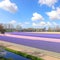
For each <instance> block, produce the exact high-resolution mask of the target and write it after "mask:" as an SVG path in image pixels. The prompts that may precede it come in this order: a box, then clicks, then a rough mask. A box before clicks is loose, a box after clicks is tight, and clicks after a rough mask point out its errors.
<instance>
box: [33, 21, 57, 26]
mask: <svg viewBox="0 0 60 60" xmlns="http://www.w3.org/2000/svg"><path fill="white" fill-rule="evenodd" d="M57 25H58V24H57V23H56V22H45V21H41V22H40V23H35V22H33V23H32V26H34V27H47V26H48V27H49V26H57Z"/></svg>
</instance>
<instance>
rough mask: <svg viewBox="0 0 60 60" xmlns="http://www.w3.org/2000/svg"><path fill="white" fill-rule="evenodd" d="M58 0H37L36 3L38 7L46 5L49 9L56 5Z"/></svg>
mask: <svg viewBox="0 0 60 60" xmlns="http://www.w3.org/2000/svg"><path fill="white" fill-rule="evenodd" d="M57 2H58V0H39V1H38V3H39V4H40V5H47V6H49V7H52V8H53V7H54V5H55V3H57Z"/></svg>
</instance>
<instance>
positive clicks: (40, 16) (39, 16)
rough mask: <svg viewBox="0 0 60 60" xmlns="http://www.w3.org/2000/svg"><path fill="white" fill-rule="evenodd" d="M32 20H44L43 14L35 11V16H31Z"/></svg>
mask: <svg viewBox="0 0 60 60" xmlns="http://www.w3.org/2000/svg"><path fill="white" fill-rule="evenodd" d="M31 20H32V21H36V20H44V18H43V17H42V15H41V14H38V13H37V12H35V13H33V17H32V18H31Z"/></svg>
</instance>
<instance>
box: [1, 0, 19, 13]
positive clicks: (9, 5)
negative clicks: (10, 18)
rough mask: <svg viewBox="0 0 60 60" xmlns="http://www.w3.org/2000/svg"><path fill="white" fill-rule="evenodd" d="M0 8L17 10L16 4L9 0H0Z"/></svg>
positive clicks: (11, 10)
mask: <svg viewBox="0 0 60 60" xmlns="http://www.w3.org/2000/svg"><path fill="white" fill-rule="evenodd" d="M0 8H1V9H4V10H6V11H9V12H12V13H14V12H16V11H17V10H18V7H17V5H16V4H15V3H12V2H11V1H10V0H3V1H2V2H0Z"/></svg>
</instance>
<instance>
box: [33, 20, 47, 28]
mask: <svg viewBox="0 0 60 60" xmlns="http://www.w3.org/2000/svg"><path fill="white" fill-rule="evenodd" d="M32 26H37V27H38V26H40V27H41V26H46V23H45V22H44V21H41V22H40V23H35V22H33V23H32Z"/></svg>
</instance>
